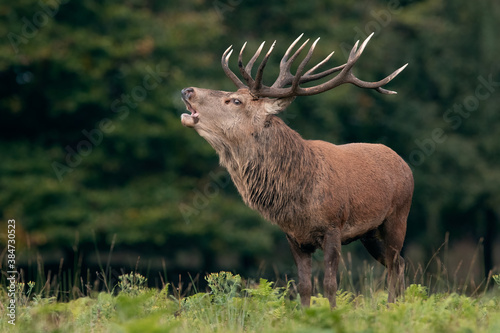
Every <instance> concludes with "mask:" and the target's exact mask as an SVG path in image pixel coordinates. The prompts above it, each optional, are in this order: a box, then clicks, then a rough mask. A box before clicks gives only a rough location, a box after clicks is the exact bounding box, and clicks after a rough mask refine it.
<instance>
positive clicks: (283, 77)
mask: <svg viewBox="0 0 500 333" xmlns="http://www.w3.org/2000/svg"><path fill="white" fill-rule="evenodd" d="M303 35H304V34H301V35H300V36H299V37H298V38H297V39H295V41H294V42H293V43H292V44H291V45H290V46H289V47H288V49H287V50H286V52H285V55H284V56H283V58H282V59H281V63H280V74H279V75H278V78H277V79H276V81H274V83H273V85H272V86H271V88H283V87H285V86H287V85H289V84H291V83H292V81H293V78H294V76H293V75H292V74H291V73H290V68H291V67H292V64H293V62H294V61H295V59H297V57H298V56H299V54H300V52H302V50H303V49H304V47H305V46H306V45H307V43H309V39H307V40H306V41H305V42H304V43H302V45H301V46H300V47H299V48H298V49H297V51H295V53H294V54H293V55H292V57H291V58H290V59H288V55H289V54H290V51H291V50H292V49H293V47H294V46H295V44H297V42H298V41H299V40H300V38H302V36H303Z"/></svg>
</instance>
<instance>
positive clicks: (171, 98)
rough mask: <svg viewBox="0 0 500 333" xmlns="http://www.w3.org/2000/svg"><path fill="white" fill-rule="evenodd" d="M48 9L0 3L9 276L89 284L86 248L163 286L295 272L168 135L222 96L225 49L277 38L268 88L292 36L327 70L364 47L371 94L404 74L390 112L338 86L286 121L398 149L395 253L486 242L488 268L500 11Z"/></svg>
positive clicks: (1, 186)
mask: <svg viewBox="0 0 500 333" xmlns="http://www.w3.org/2000/svg"><path fill="white" fill-rule="evenodd" d="M57 3H58V2H56V1H52V2H51V1H43V0H42V1H37V0H20V1H16V2H10V3H9V4H7V3H2V4H0V16H2V23H1V24H0V35H2V36H3V42H2V43H1V44H0V86H1V89H0V154H1V156H2V160H1V162H0V224H1V225H0V227H2V229H1V230H6V227H5V228H4V227H3V225H4V223H6V221H7V219H13V218H14V219H16V221H17V234H16V235H17V241H18V242H17V246H18V250H19V255H20V257H19V260H21V262H20V264H22V263H24V264H26V263H28V262H29V259H28V257H30V256H33V255H34V254H35V253H41V255H42V257H43V258H45V260H46V264H47V263H52V264H53V265H56V266H58V265H59V260H60V258H61V257H63V258H64V260H66V261H65V262H66V263H68V264H69V263H70V262H71V260H73V258H78V257H82V258H83V259H82V260H83V262H84V264H83V267H84V268H83V269H85V267H86V263H88V265H95V264H96V260H95V258H93V257H92V253H93V252H95V247H97V249H98V252H102V253H106V252H108V251H111V250H110V249H112V251H111V252H113V263H114V264H115V265H118V266H120V265H121V266H127V265H128V267H127V268H130V267H131V266H132V267H133V266H134V264H136V262H135V260H136V258H137V256H140V257H141V258H142V259H141V260H142V263H145V265H146V263H147V265H148V267H150V268H151V269H156V268H157V269H158V270H161V269H162V262H163V261H164V262H165V267H166V270H167V271H169V272H172V271H183V270H191V271H195V272H197V271H214V270H220V269H232V270H236V271H238V272H241V273H242V274H243V273H246V274H252V273H255V272H256V271H257V270H258V269H259V265H260V264H261V263H262V262H263V261H265V262H267V263H274V262H276V263H282V264H281V265H280V266H279V269H280V271H281V272H284V273H290V272H292V268H291V267H292V266H291V265H292V260H291V256H290V255H289V253H288V250H287V249H286V247H287V245H286V241H285V238H284V236H283V235H282V234H281V232H280V231H279V230H278V229H277V228H276V227H275V226H272V225H270V224H269V223H267V222H265V221H263V220H262V219H261V218H260V217H259V216H258V215H257V214H256V213H255V212H253V211H251V210H250V209H248V208H246V207H245V206H244V204H243V203H242V201H241V199H240V197H239V195H238V194H237V192H236V190H235V188H234V186H233V185H232V184H231V182H230V181H228V176H227V174H226V173H225V171H224V170H222V169H221V168H220V167H219V166H218V158H217V156H216V155H215V152H214V151H213V149H212V148H211V147H210V146H209V145H208V144H207V143H206V142H205V141H204V140H203V139H202V138H201V137H199V136H198V135H197V134H196V133H195V132H194V131H192V130H190V129H187V128H183V127H182V125H181V124H180V121H179V115H180V114H181V113H182V112H183V110H184V106H183V104H182V102H181V101H180V98H179V96H180V95H179V92H180V90H181V89H182V88H184V87H186V86H190V85H194V86H200V87H205V88H211V89H221V90H232V89H234V87H233V86H232V84H231V83H230V82H229V80H227V78H225V76H224V74H223V72H222V70H221V68H220V65H219V59H220V56H221V54H222V52H223V50H224V49H226V48H227V46H228V45H231V44H233V45H235V47H236V48H238V47H239V45H241V44H242V43H243V42H244V41H245V40H248V42H249V49H252V48H254V47H256V46H257V45H258V43H260V42H261V41H262V40H268V41H272V40H275V39H276V40H277V41H278V44H277V46H276V50H275V55H274V56H273V57H272V58H271V59H270V61H269V64H268V66H267V67H268V69H269V71H268V72H267V73H266V76H265V80H271V78H272V76H273V75H276V73H277V68H278V63H279V59H280V57H279V54H280V53H281V54H282V53H283V52H284V50H285V49H286V47H288V44H289V43H290V42H291V41H292V40H293V39H295V37H296V36H298V35H299V34H300V33H302V32H304V33H305V35H306V36H307V37H311V38H313V37H316V36H321V38H322V39H321V42H320V43H319V44H318V47H317V49H316V51H315V55H314V57H313V59H312V61H311V62H314V60H316V61H319V60H321V59H322V57H324V56H325V55H326V54H328V53H329V52H330V51H331V50H332V49H333V50H335V51H336V54H335V56H334V58H333V60H332V62H335V63H336V64H338V63H340V62H343V61H345V59H346V54H345V53H346V51H348V50H349V49H350V48H351V47H352V45H353V44H354V42H355V41H356V40H357V39H364V38H365V37H366V36H367V35H368V34H369V33H371V32H372V31H375V32H376V35H375V37H374V38H373V40H372V41H371V42H370V44H369V45H368V47H367V49H366V50H365V52H364V54H363V56H362V57H361V59H360V61H359V63H358V64H357V65H356V73H359V74H358V76H359V77H361V78H363V79H365V80H377V79H378V78H382V77H384V76H385V75H387V74H388V73H390V72H392V71H393V70H394V69H396V68H398V67H399V66H401V65H402V64H404V63H406V62H408V63H409V64H410V65H409V66H408V68H407V69H406V70H405V71H404V72H403V73H402V74H400V76H399V77H398V78H397V79H395V80H394V82H393V83H391V84H390V85H389V89H394V90H397V91H398V93H399V94H398V95H397V96H382V95H379V94H377V93H374V92H373V91H364V90H361V89H359V88H356V87H353V86H342V87H339V88H337V89H336V90H335V91H333V92H329V93H325V94H322V95H318V96H315V97H304V98H299V99H297V100H296V102H295V103H294V104H293V105H292V106H291V107H290V108H289V110H287V111H286V112H285V114H284V115H283V117H284V118H285V120H286V121H287V122H288V123H289V125H290V126H291V127H292V128H294V129H296V130H297V131H298V132H299V133H301V134H302V135H303V137H305V138H308V139H322V140H327V141H331V142H335V143H339V144H341V143H347V142H380V143H383V144H386V145H388V146H390V147H391V148H393V149H394V150H395V151H396V152H398V153H399V154H400V155H401V156H402V157H403V158H405V159H406V160H407V161H408V162H409V163H410V165H411V166H412V168H413V171H414V177H415V184H416V185H415V195H414V203H413V207H412V211H411V213H410V218H409V221H408V236H407V244H417V245H418V246H419V247H421V248H422V249H424V251H426V254H427V255H428V256H429V255H430V254H432V253H433V252H434V250H435V249H437V248H438V247H439V245H440V244H441V243H442V242H443V240H444V234H445V232H447V231H448V232H450V233H451V238H452V239H460V238H467V237H469V238H472V239H474V240H475V241H477V240H478V239H479V238H481V237H484V238H485V240H484V246H485V248H486V249H485V253H486V259H485V260H486V265H487V267H489V268H491V261H492V260H493V259H492V253H493V252H492V251H493V247H492V246H493V245H492V244H493V243H494V240H495V237H498V235H497V233H496V232H497V230H498V228H499V223H500V222H499V220H498V216H499V215H498V214H499V211H498V207H499V206H500V169H499V168H498V165H499V162H500V160H499V159H500V154H498V151H500V140H499V133H500V131H499V130H500V113H499V112H498V105H499V103H500V94H499V93H498V90H499V89H500V83H499V82H500V67H499V64H498V61H497V57H498V54H500V41H499V40H498V34H497V23H496V18H497V17H499V16H500V4H499V3H498V1H494V0H484V1H480V2H470V1H465V0H455V1H451V0H448V1H445V0H426V1H424V0H420V1H417V0H415V1H411V0H405V1H403V0H401V1H397V0H391V1H382V0H369V1H354V0H349V1H340V0H329V1H325V0H313V1H308V2H305V1H297V2H285V1H277V0H267V1H257V0H254V1H251V0H248V1H244V0H215V1H212V0H207V1H204V0H187V1H182V2H178V1H175V2H174V1H161V2H159V1H148V2H146V1H136V0H132V1H126V2H123V1H116V0H111V1H105V2H98V1H92V0H88V1H60V3H61V4H60V5H57ZM249 52H250V51H249ZM232 61H233V62H232V65H233V66H235V64H236V60H235V59H232ZM485 82H486V84H485ZM487 82H490V83H487ZM3 240H4V239H2V241H3ZM113 240H115V241H113ZM23 251H25V252H23ZM22 253H26V255H25V256H24V257H23V256H22ZM75 253H76V254H75ZM130 253H132V254H133V255H135V257H134V258H133V259H131V260H132V261H131V263H129V264H127V263H128V262H130V259H126V258H125V257H127V255H129V257H130V256H131V255H130ZM488 255H489V256H490V257H489V259H488ZM94 256H95V255H94ZM104 258H105V257H104ZM124 258H125V259H124ZM424 259H425V258H424ZM127 260H128V261H127ZM488 260H489V261H490V263H489V265H490V266H488ZM496 260H497V261H498V260H499V258H498V257H497V258H496ZM113 263H112V264H113ZM69 265H70V266H71V264H69ZM244 270H245V271H244Z"/></svg>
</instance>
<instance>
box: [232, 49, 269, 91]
mask: <svg viewBox="0 0 500 333" xmlns="http://www.w3.org/2000/svg"><path fill="white" fill-rule="evenodd" d="M264 44H265V42H262V44H260V47H259V48H258V49H257V51H256V52H255V54H254V55H253V57H252V58H251V59H250V61H249V62H248V64H247V65H246V67H245V68H243V60H242V56H243V50H244V49H245V46H246V45H247V42H245V44H243V46H242V47H241V51H240V54H239V56H238V67H239V69H240V73H241V75H242V76H243V78H244V79H245V81H247V84H248V86H253V84H254V80H253V79H252V67H253V64H254V63H255V60H256V59H257V58H258V57H259V55H260V52H261V51H262V48H263V47H264Z"/></svg>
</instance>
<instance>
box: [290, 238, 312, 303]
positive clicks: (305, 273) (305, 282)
mask: <svg viewBox="0 0 500 333" xmlns="http://www.w3.org/2000/svg"><path fill="white" fill-rule="evenodd" d="M286 239H287V240H288V244H290V249H291V250H292V255H293V259H294V261H295V265H296V266H297V273H298V275H299V285H298V287H299V294H300V303H301V304H302V306H304V307H308V306H309V305H310V304H311V293H312V283H311V274H312V273H311V261H312V258H311V253H310V252H304V251H302V249H301V248H300V246H299V244H297V242H296V241H295V240H294V239H292V238H291V237H290V236H288V235H287V236H286Z"/></svg>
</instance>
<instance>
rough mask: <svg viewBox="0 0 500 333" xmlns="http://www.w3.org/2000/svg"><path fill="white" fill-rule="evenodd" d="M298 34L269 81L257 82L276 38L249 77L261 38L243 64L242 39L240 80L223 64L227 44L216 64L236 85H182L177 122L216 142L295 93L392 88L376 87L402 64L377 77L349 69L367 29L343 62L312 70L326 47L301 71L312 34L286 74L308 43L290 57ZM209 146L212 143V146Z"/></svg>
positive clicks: (245, 129) (258, 120)
mask: <svg viewBox="0 0 500 333" xmlns="http://www.w3.org/2000/svg"><path fill="white" fill-rule="evenodd" d="M302 36H303V34H302V35H300V36H299V37H298V38H297V39H296V40H295V41H294V42H293V43H292V44H291V45H290V47H289V48H288V50H287V51H286V52H285V55H284V56H283V58H282V59H281V62H280V73H279V75H278V78H277V79H276V81H275V82H274V83H273V84H272V85H271V86H266V85H264V84H263V83H262V76H263V71H264V68H265V66H266V64H267V61H268V59H269V56H270V55H271V52H272V51H273V48H274V45H275V43H276V41H275V42H274V43H273V44H272V45H271V47H270V49H269V51H268V52H267V53H266V55H265V56H264V58H263V60H262V61H261V63H260V65H259V67H258V69H257V73H256V75H255V78H252V75H251V72H252V67H253V65H254V63H255V61H256V60H257V58H258V57H259V55H260V53H261V51H262V49H263V47H264V43H265V42H264V43H262V44H261V45H260V47H259V48H258V50H257V51H256V52H255V54H254V55H253V57H252V58H251V59H250V61H249V62H248V64H247V65H246V66H244V65H243V60H242V55H243V51H244V49H245V46H246V42H245V44H243V47H242V48H241V51H240V53H239V57H238V67H239V71H240V73H241V76H242V77H243V79H244V80H245V82H246V84H244V83H243V82H242V81H241V80H240V79H239V78H238V77H237V76H236V74H234V73H233V72H232V71H231V69H230V68H229V65H228V61H229V58H230V56H231V54H232V52H233V48H232V46H230V47H229V48H228V49H227V50H226V51H225V52H224V54H223V55H222V60H221V63H222V68H223V70H224V72H225V74H226V75H227V77H228V78H229V79H231V81H232V82H233V83H234V84H235V85H236V87H237V88H238V90H237V91H236V92H225V91H217V90H208V89H200V88H194V87H191V88H186V89H183V90H182V99H183V101H184V103H185V104H186V107H187V109H188V110H189V111H190V112H191V114H187V113H184V114H183V115H182V117H181V121H182V124H183V125H184V126H187V127H192V128H194V129H195V130H196V131H197V132H198V133H199V134H200V135H201V136H203V137H204V138H205V139H206V140H207V141H209V143H211V144H212V145H214V144H215V145H217V144H219V143H220V141H221V140H223V139H226V140H237V141H238V139H239V140H246V139H247V138H248V136H249V135H251V134H252V133H255V132H256V131H257V130H258V129H259V128H262V127H264V126H265V124H266V121H267V120H268V117H269V116H270V115H275V114H278V113H280V112H281V111H283V110H284V109H285V108H286V107H287V106H288V105H289V104H290V103H291V102H292V101H293V100H294V99H295V97H296V96H310V95H316V94H319V93H322V92H324V91H327V90H330V89H333V88H335V87H337V86H339V85H342V84H345V83H351V84H354V85H356V86H358V87H361V88H368V89H375V90H376V91H378V92H379V93H382V94H396V92H395V91H390V90H386V89H384V88H382V86H384V85H385V84H387V83H388V82H389V81H391V80H392V79H393V78H394V77H396V75H398V74H399V73H400V72H401V71H402V70H403V69H404V68H405V67H406V66H407V65H408V64H406V65H404V66H402V67H401V68H399V69H398V70H396V71H395V72H394V73H392V74H391V75H389V76H387V77H386V78H385V79H383V80H380V81H378V82H365V81H362V80H360V79H358V78H357V77H356V76H354V74H353V73H352V68H353V66H354V64H355V63H356V61H357V60H358V59H359V57H360V56H361V54H362V53H363V50H364V49H365V47H366V45H367V44H368V42H369V41H370V39H371V37H372V36H373V33H372V34H371V35H370V36H369V37H368V38H366V40H365V41H364V42H363V43H362V44H361V46H360V47H359V48H358V44H359V41H358V42H356V44H355V45H354V47H353V48H352V50H351V52H350V54H349V58H348V60H347V62H346V63H345V64H343V65H340V66H337V67H333V68H330V69H327V70H325V71H322V72H320V73H316V72H317V71H318V69H319V68H320V67H321V66H323V65H324V64H325V63H326V62H327V61H328V60H329V59H330V58H331V57H332V55H333V53H334V52H332V53H330V54H329V55H328V56H327V57H326V58H325V59H324V60H322V61H321V62H319V63H318V64H317V65H315V66H313V67H312V68H311V69H309V70H307V71H306V72H304V70H305V67H306V65H307V64H308V62H309V60H310V59H311V56H312V54H313V51H314V48H315V47H316V44H317V43H318V41H319V38H318V39H316V41H314V43H313V44H312V45H311V47H310V49H309V52H308V53H307V55H306V56H305V58H304V59H303V60H302V62H301V63H300V64H299V66H298V68H297V71H296V73H295V75H292V73H291V71H290V69H291V66H292V64H293V62H294V61H295V60H296V59H297V57H298V56H299V54H300V53H301V51H302V50H303V49H304V48H305V46H306V45H307V43H308V42H309V39H308V40H306V41H305V42H304V43H303V44H302V45H301V46H300V47H299V48H298V49H297V50H296V51H295V52H294V54H293V55H292V56H290V54H291V52H292V50H293V49H294V47H295V45H296V44H297V43H298V42H299V40H300V39H301V38H302ZM337 72H340V73H339V74H337V75H336V76H334V77H333V78H331V79H329V80H328V81H326V82H324V83H322V84H319V85H316V86H312V87H302V86H301V85H302V84H304V83H307V82H311V81H315V80H319V79H322V78H325V77H328V76H329V75H331V74H333V73H337ZM214 148H216V147H215V146H214ZM216 149H217V148H216Z"/></svg>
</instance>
